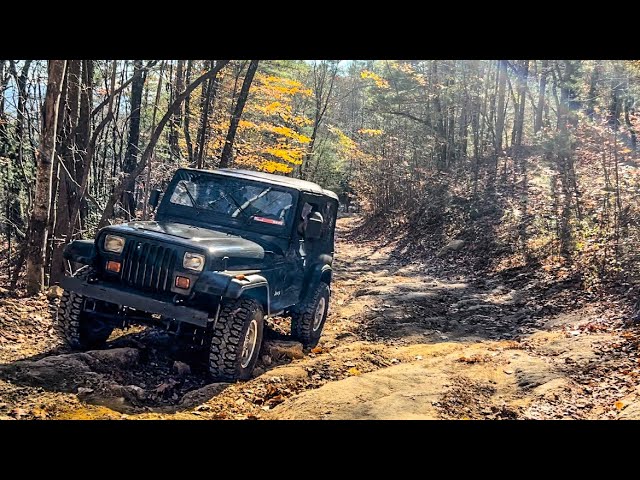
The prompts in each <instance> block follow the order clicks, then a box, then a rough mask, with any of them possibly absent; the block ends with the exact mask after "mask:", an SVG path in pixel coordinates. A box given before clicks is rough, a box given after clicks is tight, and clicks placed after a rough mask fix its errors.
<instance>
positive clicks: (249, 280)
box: [193, 272, 271, 315]
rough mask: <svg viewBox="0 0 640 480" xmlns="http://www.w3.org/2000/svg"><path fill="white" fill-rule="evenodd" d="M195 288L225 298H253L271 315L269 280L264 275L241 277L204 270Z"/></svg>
mask: <svg viewBox="0 0 640 480" xmlns="http://www.w3.org/2000/svg"><path fill="white" fill-rule="evenodd" d="M193 289H194V291H196V292H199V293H205V294H209V295H216V296H220V297H223V298H233V299H235V298H240V297H242V296H245V297H249V298H253V299H255V300H257V301H258V302H259V303H260V304H261V305H262V307H263V308H264V311H265V313H266V314H267V315H271V299H270V290H269V281H268V280H267V279H266V278H265V277H263V276H262V275H258V274H250V275H245V276H244V278H242V279H239V278H236V276H235V275H233V274H232V273H223V272H204V273H203V274H202V275H200V278H199V279H198V281H197V283H196V284H195V285H194V287H193Z"/></svg>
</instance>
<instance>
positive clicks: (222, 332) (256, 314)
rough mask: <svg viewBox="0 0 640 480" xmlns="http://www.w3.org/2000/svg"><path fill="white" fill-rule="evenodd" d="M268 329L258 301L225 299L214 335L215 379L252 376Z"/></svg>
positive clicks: (211, 356) (212, 363) (211, 370)
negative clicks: (264, 334)
mask: <svg viewBox="0 0 640 480" xmlns="http://www.w3.org/2000/svg"><path fill="white" fill-rule="evenodd" d="M263 332H264V312H263V310H262V306H260V304H259V303H258V302H256V301H255V300H251V299H248V298H240V299H238V300H232V301H229V302H225V303H224V304H223V305H222V308H221V309H220V316H219V317H218V322H217V323H216V325H215V327H214V329H213V332H212V334H211V347H210V350H209V373H210V374H211V377H212V378H213V379H214V380H218V381H226V382H234V381H236V380H248V379H249V378H251V373H252V372H253V368H254V367H255V365H256V362H257V361H258V355H259V354H260V347H261V346H262V336H263Z"/></svg>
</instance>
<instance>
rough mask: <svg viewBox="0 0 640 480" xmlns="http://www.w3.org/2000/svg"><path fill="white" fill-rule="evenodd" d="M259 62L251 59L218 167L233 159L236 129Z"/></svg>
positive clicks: (225, 165) (224, 165) (225, 166)
mask: <svg viewBox="0 0 640 480" xmlns="http://www.w3.org/2000/svg"><path fill="white" fill-rule="evenodd" d="M258 62H259V60H251V63H249V68H248V69H247V74H246V75H245V77H244V81H243V82H242V88H241V89H240V95H239V96H238V101H237V102H236V106H235V108H234V110H233V115H231V122H230V123H229V130H228V131H227V137H226V139H225V141H224V147H223V149H222V155H220V164H219V165H218V168H228V167H229V166H230V165H231V162H232V160H233V142H234V140H235V137H236V131H237V130H238V124H239V123H240V117H241V116H242V111H243V110H244V104H245V103H246V102H247V97H248V96H249V89H250V88H251V83H252V82H253V77H254V76H255V74H256V70H257V69H258Z"/></svg>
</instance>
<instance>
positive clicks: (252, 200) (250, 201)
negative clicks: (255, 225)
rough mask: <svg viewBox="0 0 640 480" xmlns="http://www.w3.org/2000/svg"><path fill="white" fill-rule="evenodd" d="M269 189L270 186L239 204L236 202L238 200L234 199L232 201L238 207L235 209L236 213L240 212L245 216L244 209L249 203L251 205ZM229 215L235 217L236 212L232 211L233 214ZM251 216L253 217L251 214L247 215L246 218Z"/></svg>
mask: <svg viewBox="0 0 640 480" xmlns="http://www.w3.org/2000/svg"><path fill="white" fill-rule="evenodd" d="M270 191H271V187H269V188H267V189H266V190H263V191H262V192H260V193H259V194H258V195H256V196H255V197H253V198H252V199H251V200H247V201H246V202H244V203H243V204H242V205H240V204H238V202H236V201H234V202H233V203H235V204H236V206H237V207H238V210H236V211H237V212H238V213H242V214H243V215H244V216H245V217H247V215H248V214H247V212H246V209H247V208H249V207H250V206H251V205H253V202H255V201H257V200H259V199H261V198H262V197H264V196H265V195H266V194H267V193H269V192H270ZM231 216H232V217H235V216H236V212H233V215H231ZM252 217H253V215H249V216H248V217H247V219H248V220H250V219H251V218H252Z"/></svg>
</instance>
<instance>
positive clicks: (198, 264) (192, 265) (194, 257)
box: [182, 252, 204, 272]
mask: <svg viewBox="0 0 640 480" xmlns="http://www.w3.org/2000/svg"><path fill="white" fill-rule="evenodd" d="M182 266H183V267H184V268H187V269H189V270H195V271H196V272H201V271H202V269H203V268H204V255H201V254H199V253H191V252H187V253H185V254H184V259H183V260H182Z"/></svg>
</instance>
